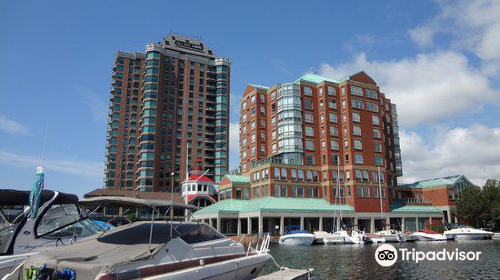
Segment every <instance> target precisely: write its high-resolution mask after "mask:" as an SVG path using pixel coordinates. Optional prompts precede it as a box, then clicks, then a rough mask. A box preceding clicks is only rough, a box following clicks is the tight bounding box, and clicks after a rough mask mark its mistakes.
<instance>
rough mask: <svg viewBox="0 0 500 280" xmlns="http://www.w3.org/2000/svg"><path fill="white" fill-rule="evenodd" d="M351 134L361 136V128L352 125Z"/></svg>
mask: <svg viewBox="0 0 500 280" xmlns="http://www.w3.org/2000/svg"><path fill="white" fill-rule="evenodd" d="M352 133H353V134H354V135H355V136H361V126H358V125H353V126H352Z"/></svg>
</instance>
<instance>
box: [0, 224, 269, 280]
mask: <svg viewBox="0 0 500 280" xmlns="http://www.w3.org/2000/svg"><path fill="white" fill-rule="evenodd" d="M169 232H170V233H169ZM269 242H270V237H269V236H266V238H265V239H264V241H263V242H262V243H261V246H260V248H259V249H253V248H252V247H250V246H249V247H248V249H246V248H245V247H244V246H243V245H242V244H241V243H239V242H235V241H232V240H230V239H229V238H227V237H225V236H224V235H222V234H221V233H219V232H218V231H217V230H215V229H214V228H213V227H211V226H209V225H207V224H205V223H195V222H186V223H183V222H167V221H154V222H136V223H133V224H130V225H125V226H122V227H119V228H117V229H114V230H112V231H109V232H106V233H103V234H102V235H96V236H93V237H92V238H89V239H87V240H84V241H81V242H79V243H75V244H71V245H68V246H64V247H61V248H58V249H55V250H51V251H49V252H44V253H40V254H37V255H34V256H30V257H28V259H27V260H26V261H25V262H24V264H22V265H21V266H19V267H18V268H16V270H15V271H14V272H13V273H12V274H10V275H8V276H7V277H6V278H5V279H4V280H13V279H25V280H30V279H26V278H21V277H25V276H24V275H27V273H28V274H29V273H30V272H32V270H33V269H35V274H37V275H39V276H40V275H48V274H52V275H54V274H56V275H61V273H67V274H71V275H74V278H73V279H96V280H110V279H161V280H167V279H168V280H181V279H192V280H197V279H200V280H201V279H210V280H219V279H220V280H222V279H242V280H246V279H253V278H255V277H257V275H258V274H259V273H260V271H261V270H262V268H263V267H264V266H265V265H266V263H267V262H268V261H269V260H271V258H272V257H271V255H269V249H268V248H269ZM18 277H19V278H18ZM37 279H45V278H43V277H41V278H40V277H39V278H37ZM51 279H54V278H51ZM57 279H59V278H57Z"/></svg>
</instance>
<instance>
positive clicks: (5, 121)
mask: <svg viewBox="0 0 500 280" xmlns="http://www.w3.org/2000/svg"><path fill="white" fill-rule="evenodd" d="M0 130H2V131H5V132H7V133H9V134H12V135H22V136H31V132H30V130H29V129H28V127H27V126H25V125H24V124H22V123H20V122H17V121H14V120H11V119H9V118H7V117H5V116H0Z"/></svg>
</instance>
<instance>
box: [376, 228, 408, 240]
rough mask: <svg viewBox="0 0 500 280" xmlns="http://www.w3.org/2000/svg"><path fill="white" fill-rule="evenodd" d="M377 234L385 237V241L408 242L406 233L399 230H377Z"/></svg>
mask: <svg viewBox="0 0 500 280" xmlns="http://www.w3.org/2000/svg"><path fill="white" fill-rule="evenodd" d="M375 234H377V235H380V236H381V237H383V238H384V239H385V242H395V243H401V242H406V238H405V236H404V234H403V233H402V232H401V231H399V230H394V229H389V230H382V231H379V232H376V233H375Z"/></svg>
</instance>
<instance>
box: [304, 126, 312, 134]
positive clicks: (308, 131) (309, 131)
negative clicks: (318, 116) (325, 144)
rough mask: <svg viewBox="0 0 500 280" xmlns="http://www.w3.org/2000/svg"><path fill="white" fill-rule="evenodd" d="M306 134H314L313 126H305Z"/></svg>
mask: <svg viewBox="0 0 500 280" xmlns="http://www.w3.org/2000/svg"><path fill="white" fill-rule="evenodd" d="M305 130H306V136H314V128H313V127H312V126H306V129H305Z"/></svg>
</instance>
